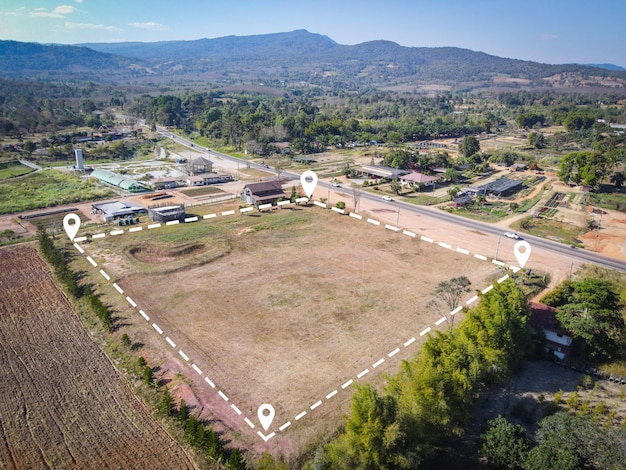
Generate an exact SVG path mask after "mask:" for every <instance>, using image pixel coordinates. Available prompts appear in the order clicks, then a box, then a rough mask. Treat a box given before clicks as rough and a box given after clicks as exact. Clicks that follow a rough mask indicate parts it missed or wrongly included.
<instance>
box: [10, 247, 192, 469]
mask: <svg viewBox="0 0 626 470" xmlns="http://www.w3.org/2000/svg"><path fill="white" fill-rule="evenodd" d="M0 344H2V347H1V348H0V362H1V363H2V370H3V376H2V380H0V423H1V424H0V462H2V465H0V466H2V468H15V469H26V468H67V469H72V468H76V469H79V468H81V469H82V468H138V469H139V468H162V469H170V468H194V464H193V463H192V462H191V461H190V459H189V458H188V456H187V455H186V454H185V452H184V450H183V449H182V448H181V447H180V446H179V445H178V444H177V443H176V442H175V441H173V440H172V438H171V437H170V436H169V435H168V433H167V432H166V431H165V430H164V428H163V427H162V426H161V425H160V424H159V423H158V422H156V421H155V420H154V419H153V418H152V417H151V415H150V413H149V411H148V410H147V409H146V407H145V406H144V404H143V403H141V402H140V401H139V400H138V399H137V398H136V397H135V396H134V395H133V391H132V390H131V389H130V387H129V386H128V385H127V384H126V382H125V380H124V379H123V378H122V377H121V376H120V375H119V374H118V372H117V371H116V370H115V368H114V367H113V366H112V364H111V363H110V362H109V360H108V359H107V357H106V356H105V355H104V353H103V352H102V351H101V350H100V349H99V348H98V346H97V345H96V344H95V343H94V341H93V339H92V338H91V337H90V335H89V333H88V332H87V331H86V330H85V328H84V327H83V325H82V324H81V322H80V321H79V319H78V317H77V316H76V314H75V313H74V312H73V310H72V306H71V304H70V303H69V301H68V300H67V298H66V297H65V296H64V295H63V293H62V292H61V291H59V289H58V288H57V287H56V286H55V284H54V282H53V280H52V278H51V276H50V273H49V272H48V270H47V267H46V266H45V264H44V263H43V261H42V260H41V258H40V257H39V255H38V253H37V251H36V250H35V249H34V248H33V247H31V246H19V247H11V248H4V249H2V250H0Z"/></svg>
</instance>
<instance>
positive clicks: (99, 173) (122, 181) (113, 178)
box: [91, 170, 148, 193]
mask: <svg viewBox="0 0 626 470" xmlns="http://www.w3.org/2000/svg"><path fill="white" fill-rule="evenodd" d="M91 176H93V177H94V178H97V179H98V180H99V181H102V182H103V183H106V184H110V185H111V186H115V187H117V188H120V189H123V190H124V191H128V192H129V193H142V192H144V191H148V188H146V187H145V186H144V185H142V184H141V183H139V182H137V181H135V180H134V179H132V178H129V177H128V176H124V175H118V174H116V173H113V172H111V171H107V170H94V171H92V172H91Z"/></svg>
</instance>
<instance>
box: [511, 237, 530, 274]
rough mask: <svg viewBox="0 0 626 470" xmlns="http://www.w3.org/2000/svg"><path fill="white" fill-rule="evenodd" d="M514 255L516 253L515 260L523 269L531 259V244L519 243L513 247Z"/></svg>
mask: <svg viewBox="0 0 626 470" xmlns="http://www.w3.org/2000/svg"><path fill="white" fill-rule="evenodd" d="M522 248H523V250H522ZM513 253H515V259H516V260H517V262H518V263H519V265H520V267H521V268H523V267H524V265H525V264H526V262H527V261H528V258H530V244H529V243H528V242H527V241H524V240H522V241H519V242H517V243H516V244H515V246H514V247H513Z"/></svg>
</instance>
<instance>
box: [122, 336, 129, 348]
mask: <svg viewBox="0 0 626 470" xmlns="http://www.w3.org/2000/svg"><path fill="white" fill-rule="evenodd" d="M120 341H121V342H122V346H124V347H126V348H129V347H130V345H131V341H130V338H129V337H128V335H127V334H126V333H124V334H123V335H122V338H121V340H120Z"/></svg>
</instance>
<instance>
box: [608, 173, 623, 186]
mask: <svg viewBox="0 0 626 470" xmlns="http://www.w3.org/2000/svg"><path fill="white" fill-rule="evenodd" d="M611 183H613V184H614V185H615V187H616V188H621V187H622V186H623V185H624V173H623V172H621V171H616V172H615V173H613V176H611Z"/></svg>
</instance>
